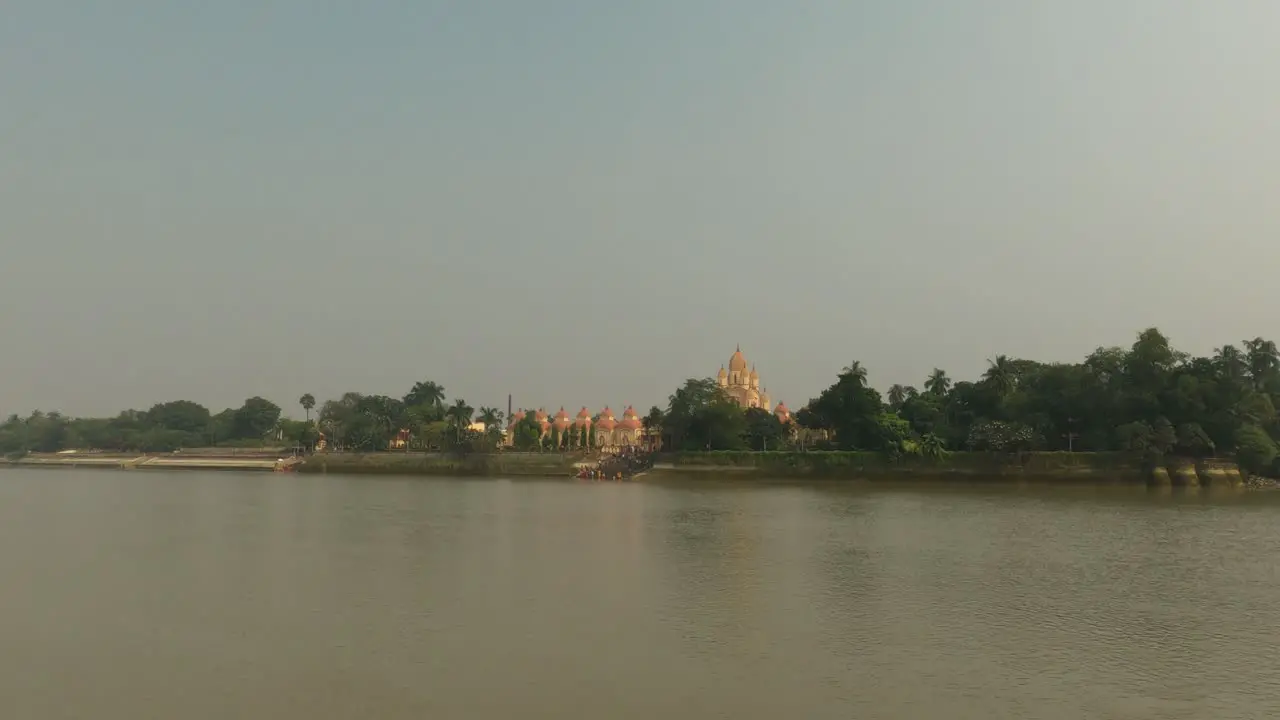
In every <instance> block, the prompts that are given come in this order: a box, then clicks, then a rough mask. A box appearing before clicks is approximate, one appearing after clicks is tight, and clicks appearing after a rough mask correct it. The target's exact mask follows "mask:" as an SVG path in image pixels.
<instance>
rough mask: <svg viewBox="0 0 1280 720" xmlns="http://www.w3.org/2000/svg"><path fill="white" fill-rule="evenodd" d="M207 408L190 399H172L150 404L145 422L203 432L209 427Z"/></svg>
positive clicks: (188, 431) (171, 428) (179, 429)
mask: <svg viewBox="0 0 1280 720" xmlns="http://www.w3.org/2000/svg"><path fill="white" fill-rule="evenodd" d="M209 420H210V415H209V410H208V408H206V407H205V406H203V405H201V404H199V403H194V402H191V401H190V400H174V401H172V402H167V403H160V404H158V405H154V406H152V408H151V409H150V410H148V411H147V422H148V423H149V424H150V425H152V426H156V427H162V428H167V429H169V430H177V431H179V432H184V433H203V432H205V430H207V429H208V427H209Z"/></svg>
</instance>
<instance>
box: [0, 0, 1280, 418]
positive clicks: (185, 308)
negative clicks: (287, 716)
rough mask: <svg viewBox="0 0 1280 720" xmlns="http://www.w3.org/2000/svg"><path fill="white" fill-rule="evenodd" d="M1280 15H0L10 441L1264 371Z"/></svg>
mask: <svg viewBox="0 0 1280 720" xmlns="http://www.w3.org/2000/svg"><path fill="white" fill-rule="evenodd" d="M1277 28H1280V3H1277V2H1274V0H1231V1H1230V2H1208V1H1206V0H1185V1H1178V0H1122V1H1119V2H1117V1H1116V0H1089V1H1082V0H1072V1H1070V2H1067V1H1063V2H1050V1H1049V0H1044V1H1040V2H1028V1H1027V0H1007V1H1004V2H996V1H994V0H990V1H985V2H984V1H980V0H964V1H963V2H962V1H960V0H937V1H935V2H927V1H925V0H914V1H910V0H894V1H893V2H874V3H873V2H856V1H854V0H832V1H830V2H803V1H801V0H795V1H793V2H780V1H778V0H774V1H772V2H766V1H765V0H733V1H732V2H730V1H729V0H724V1H722V2H700V1H698V0H627V1H624V0H611V1H610V2H600V1H599V0H579V1H577V2H571V1H569V0H540V1H538V2H533V1H531V0H508V1H499V0H459V1H457V2H442V1H441V2H431V1H429V0H402V1H400V2H391V1H377V0H364V1H363V2H346V3H337V2H321V1H319V0H308V1H306V2H302V1H297V2H290V1H286V0H280V1H277V2H264V1H263V0H256V1H254V2H250V1H248V0H219V1H218V2H202V3H195V2H190V3H179V2H146V1H144V0H131V1H130V2H105V1H103V2H92V1H90V0H79V1H73V0H64V1H59V0H5V1H4V2H3V4H2V5H0V243H2V250H3V252H0V343H2V344H0V414H7V413H9V412H27V411H30V410H31V409H33V408H36V407H40V408H44V409H61V410H63V411H64V412H68V413H71V414H98V413H107V412H115V411H116V410H118V409H120V408H123V407H144V408H145V407H148V406H150V405H151V404H153V403H155V402H158V401H163V400H170V399H177V398H189V399H192V400H196V401H199V402H202V403H205V404H208V405H210V406H212V407H213V408H214V409H215V410H217V409H220V408H222V407H225V406H228V405H238V404H239V403H240V402H241V401H243V399H244V398H245V397H248V396H251V395H263V396H266V397H268V398H271V399H273V400H275V401H277V402H279V403H280V404H281V405H282V406H284V407H285V409H286V411H287V412H290V413H293V414H295V415H300V414H301V412H300V410H298V408H297V406H296V398H297V397H298V396H299V395H301V394H302V393H304V392H311V393H314V394H315V395H316V396H317V397H319V398H320V399H322V400H323V399H325V398H327V397H332V396H335V395H337V394H339V393H341V392H343V391H346V390H359V391H363V392H373V393H386V394H392V395H401V394H403V393H404V391H405V390H407V389H408V387H409V386H410V385H411V384H412V383H413V382H414V381H415V380H419V379H432V380H435V381H437V382H440V383H442V384H443V385H444V386H445V388H446V389H447V391H448V393H449V395H450V396H457V395H461V396H463V397H465V398H466V399H467V400H468V401H469V402H470V403H471V404H472V405H473V406H479V405H496V406H501V407H503V409H505V406H506V396H507V393H508V392H511V393H513V394H514V395H515V404H516V405H517V406H531V407H536V406H539V405H541V406H546V407H547V408H548V409H555V408H558V407H560V406H561V405H564V406H566V407H568V408H570V409H571V410H576V409H577V408H578V407H580V406H582V405H587V406H589V407H591V408H592V409H593V410H595V409H599V408H600V407H601V406H603V405H605V404H606V403H608V404H611V405H612V406H613V407H614V408H615V409H618V408H620V407H621V406H625V405H626V404H628V403H631V404H634V405H636V407H637V408H641V409H644V408H647V407H648V406H649V405H652V404H655V403H659V404H665V402H666V397H667V395H668V394H669V393H670V392H671V391H672V390H673V389H674V388H675V387H676V385H677V384H679V383H680V382H681V381H683V380H684V379H685V378H688V377H691V376H706V375H710V374H713V373H714V372H715V371H716V370H717V369H718V368H719V367H720V365H721V364H722V363H725V362H726V361H727V360H728V357H729V355H730V353H732V352H733V349H734V345H735V344H736V343H741V344H742V349H743V351H744V352H745V353H746V355H747V358H748V360H750V361H754V362H755V363H757V365H758V368H759V370H760V373H761V375H762V376H763V379H764V382H765V384H766V385H767V386H768V389H769V390H770V392H771V394H772V395H773V397H774V399H775V400H777V399H782V400H786V401H787V402H788V404H790V405H792V407H798V406H799V405H801V404H802V403H803V402H804V401H805V400H806V399H807V398H809V397H811V396H813V395H815V394H817V393H818V392H819V391H820V390H821V388H823V387H825V386H826V385H827V384H829V383H830V382H831V381H832V380H833V379H834V375H835V373H836V372H837V371H838V370H839V368H840V367H841V366H843V365H846V364H848V362H849V361H850V360H852V359H858V360H861V361H862V362H863V363H864V364H865V365H866V366H867V367H868V368H869V370H870V378H871V382H872V383H873V384H874V385H876V386H878V387H880V388H882V389H883V388H885V387H887V386H888V385H889V384H890V383H894V382H903V383H914V384H917V385H919V384H921V382H922V381H923V378H924V377H925V375H926V374H927V373H928V371H929V370H930V369H931V368H932V367H934V366H935V365H936V366H940V367H942V368H944V369H946V370H948V371H949V372H950V373H951V374H952V376H953V377H957V378H961V379H963V378H967V377H972V376H975V375H977V374H978V373H980V372H981V371H982V369H983V368H984V367H985V364H986V359H987V358H989V357H993V356H995V355H996V354H997V353H1007V354H1010V355H1014V356H1021V357H1029V358H1035V359H1042V360H1055V359H1070V360H1074V359H1079V358H1080V357H1082V356H1083V355H1084V354H1085V353H1087V352H1089V351H1090V350H1092V349H1093V348H1095V347H1097V346H1099V345H1113V344H1126V345H1127V344H1129V343H1130V342H1131V341H1132V339H1133V336H1134V334H1135V333H1136V332H1137V331H1138V330H1139V329H1141V328H1143V327H1146V326H1150V325H1157V326H1159V327H1160V328H1161V329H1163V330H1165V331H1166V332H1167V333H1168V334H1169V335H1171V336H1172V338H1173V340H1174V342H1175V344H1177V345H1178V346H1179V347H1181V348H1183V349H1186V350H1190V351H1193V352H1207V351H1209V350H1210V349H1212V348H1213V347H1214V346H1217V345H1221V344H1223V343H1224V342H1238V341H1239V340H1240V339H1241V338H1245V337H1254V336H1256V335H1263V336H1268V337H1277V336H1280V327H1278V325H1280V324H1278V323H1277V318H1278V317H1280V315H1278V313H1277V307H1276V305H1275V300H1274V298H1275V297H1276V290H1275V279H1276V277H1277V268H1280V232H1278V230H1280V201H1277V199H1276V190H1277V188H1280V92H1277V91H1276V78H1277V77H1278V76H1280V42H1277V41H1276V31H1277Z"/></svg>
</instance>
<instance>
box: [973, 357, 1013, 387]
mask: <svg viewBox="0 0 1280 720" xmlns="http://www.w3.org/2000/svg"><path fill="white" fill-rule="evenodd" d="M987 364H988V365H989V366H990V367H988V368H987V371H986V372H985V373H983V375H982V379H983V380H986V381H987V382H989V383H990V384H991V387H993V388H995V390H996V392H997V393H999V394H1000V395H1001V396H1004V395H1008V394H1009V393H1011V392H1013V388H1014V386H1015V385H1017V375H1016V374H1015V372H1014V369H1013V361H1012V360H1010V359H1009V356H1008V355H997V356H996V359H995V360H988V361H987Z"/></svg>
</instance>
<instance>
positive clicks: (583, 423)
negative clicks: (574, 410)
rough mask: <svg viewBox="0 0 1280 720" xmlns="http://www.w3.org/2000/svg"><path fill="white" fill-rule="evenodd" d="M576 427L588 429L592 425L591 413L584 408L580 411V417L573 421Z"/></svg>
mask: <svg viewBox="0 0 1280 720" xmlns="http://www.w3.org/2000/svg"><path fill="white" fill-rule="evenodd" d="M573 425H574V427H588V426H590V425H591V413H590V412H589V411H588V410H587V409H586V408H585V407H584V408H582V409H581V410H579V411H578V417H577V419H576V420H574V421H573Z"/></svg>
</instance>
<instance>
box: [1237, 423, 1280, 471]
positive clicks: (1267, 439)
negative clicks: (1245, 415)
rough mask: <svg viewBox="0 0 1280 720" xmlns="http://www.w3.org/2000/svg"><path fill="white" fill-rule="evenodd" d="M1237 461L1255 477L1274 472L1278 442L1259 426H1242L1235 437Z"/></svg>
mask: <svg viewBox="0 0 1280 720" xmlns="http://www.w3.org/2000/svg"><path fill="white" fill-rule="evenodd" d="M1235 446H1236V461H1237V462H1238V463H1239V464H1240V468H1241V469H1242V470H1244V471H1246V472H1248V473H1250V474H1253V475H1266V474H1270V473H1271V472H1272V469H1273V467H1274V465H1275V461H1276V453H1277V450H1276V442H1275V440H1273V439H1272V438H1271V436H1270V435H1268V434H1267V432H1266V431H1265V430H1263V429H1262V428H1260V427H1258V426H1257V425H1242V426H1240V429H1239V430H1237V431H1236V437H1235Z"/></svg>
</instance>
